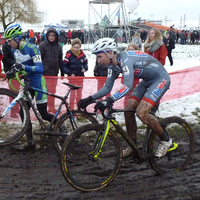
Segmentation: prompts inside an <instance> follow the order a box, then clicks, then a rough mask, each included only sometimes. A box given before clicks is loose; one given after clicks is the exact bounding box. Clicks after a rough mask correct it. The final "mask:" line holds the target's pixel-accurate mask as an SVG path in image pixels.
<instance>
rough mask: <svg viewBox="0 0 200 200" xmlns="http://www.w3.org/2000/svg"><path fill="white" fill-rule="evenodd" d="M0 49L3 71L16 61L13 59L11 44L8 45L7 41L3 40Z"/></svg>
mask: <svg viewBox="0 0 200 200" xmlns="http://www.w3.org/2000/svg"><path fill="white" fill-rule="evenodd" d="M2 51H3V60H2V62H3V68H4V72H7V71H8V70H10V68H11V67H12V65H14V64H15V63H16V61H15V58H14V55H13V53H12V52H11V46H10V45H8V42H7V41H5V42H4V44H3V46H2Z"/></svg>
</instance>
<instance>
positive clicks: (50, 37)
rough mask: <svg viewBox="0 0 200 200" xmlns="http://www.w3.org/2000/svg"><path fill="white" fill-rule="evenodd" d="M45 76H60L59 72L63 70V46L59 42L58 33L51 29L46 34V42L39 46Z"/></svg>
mask: <svg viewBox="0 0 200 200" xmlns="http://www.w3.org/2000/svg"><path fill="white" fill-rule="evenodd" d="M39 49H40V53H41V57H42V63H43V68H44V73H43V74H44V75H46V76H58V73H59V70H60V71H61V69H62V59H63V58H62V56H63V53H62V46H61V45H60V43H59V40H58V33H57V31H56V29H55V28H49V29H48V30H47V33H46V41H43V42H41V43H40V46H39Z"/></svg>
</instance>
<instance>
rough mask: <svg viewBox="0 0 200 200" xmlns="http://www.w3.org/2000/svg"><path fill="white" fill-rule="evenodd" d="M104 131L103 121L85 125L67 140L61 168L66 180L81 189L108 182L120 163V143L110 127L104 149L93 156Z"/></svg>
mask: <svg viewBox="0 0 200 200" xmlns="http://www.w3.org/2000/svg"><path fill="white" fill-rule="evenodd" d="M103 132H104V131H103V125H100V124H89V125H84V126H82V127H80V128H78V129H76V130H75V131H74V133H73V134H72V135H70V136H69V137H68V138H67V140H66V141H65V144H64V146H63V150H62V153H61V170H62V173H63V176H64V177H65V179H66V180H67V182H68V183H69V184H70V185H71V186H73V187H74V188H76V189H78V190H81V191H94V190H98V189H100V188H103V187H105V186H107V185H108V184H109V183H110V182H111V181H112V180H113V179H114V178H115V176H116V175H117V173H118V171H119V169H120V167H121V163H122V147H121V143H120V141H119V139H118V137H117V135H116V134H115V133H114V132H113V131H111V130H109V133H108V135H107V137H106V139H105V142H104V144H103V147H102V149H101V151H98V153H97V157H95V156H94V152H95V150H96V149H97V148H98V147H99V141H100V138H101V136H102V134H103Z"/></svg>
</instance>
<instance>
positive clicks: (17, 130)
mask: <svg viewBox="0 0 200 200" xmlns="http://www.w3.org/2000/svg"><path fill="white" fill-rule="evenodd" d="M16 96H17V94H16V93H15V92H13V91H11V90H9V89H5V88H1V89H0V146H5V145H9V144H12V143H14V142H16V141H17V140H19V139H20V138H21V137H22V136H23V135H24V133H25V130H26V129H27V127H28V122H29V119H30V116H29V110H28V107H27V104H26V102H25V101H24V100H23V99H20V100H18V101H17V102H16V103H15V104H14V103H13V105H14V106H13V107H11V108H9V106H10V105H11V102H12V101H13V100H14V98H15V97H16ZM6 109H8V112H7V113H6V115H5V116H3V113H4V111H5V110H6ZM20 109H21V112H22V113H23V116H24V117H23V119H22V118H21V117H20V114H19V112H20Z"/></svg>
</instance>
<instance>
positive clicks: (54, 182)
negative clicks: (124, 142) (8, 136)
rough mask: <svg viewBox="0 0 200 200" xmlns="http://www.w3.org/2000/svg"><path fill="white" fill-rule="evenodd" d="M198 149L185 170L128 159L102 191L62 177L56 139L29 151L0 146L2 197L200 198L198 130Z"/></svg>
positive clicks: (15, 199)
mask: <svg viewBox="0 0 200 200" xmlns="http://www.w3.org/2000/svg"><path fill="white" fill-rule="evenodd" d="M195 140H196V142H195V152H194V156H193V159H192V161H191V163H190V165H189V166H188V167H187V169H186V170H184V171H182V172H174V173H171V174H165V175H162V176H157V175H155V172H154V171H153V170H152V169H151V168H150V167H149V165H148V163H144V164H141V165H136V164H134V163H133V162H132V161H131V160H128V159H126V160H124V161H123V165H122V167H121V170H120V173H119V174H118V175H117V177H116V178H115V179H114V181H113V182H112V183H111V184H110V185H109V186H107V187H106V188H104V189H102V190H98V191H95V192H87V193H86V192H81V191H78V190H76V189H74V188H72V187H71V186H70V185H69V184H68V183H67V182H66V181H65V179H64V177H63V176H62V172H61V170H60V163H59V156H58V154H57V152H56V150H55V148H54V146H53V142H51V141H48V142H47V143H46V142H45V143H41V142H40V141H38V142H37V143H38V145H37V149H35V150H33V151H29V152H17V151H16V150H13V149H12V148H11V146H7V147H1V148H0V152H1V154H0V179H1V181H0V199H1V200H25V199H26V200H28V199H31V200H64V199H67V200H133V199H134V200H190V199H194V200H198V199H200V173H199V172H200V134H198V133H197V132H195Z"/></svg>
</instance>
